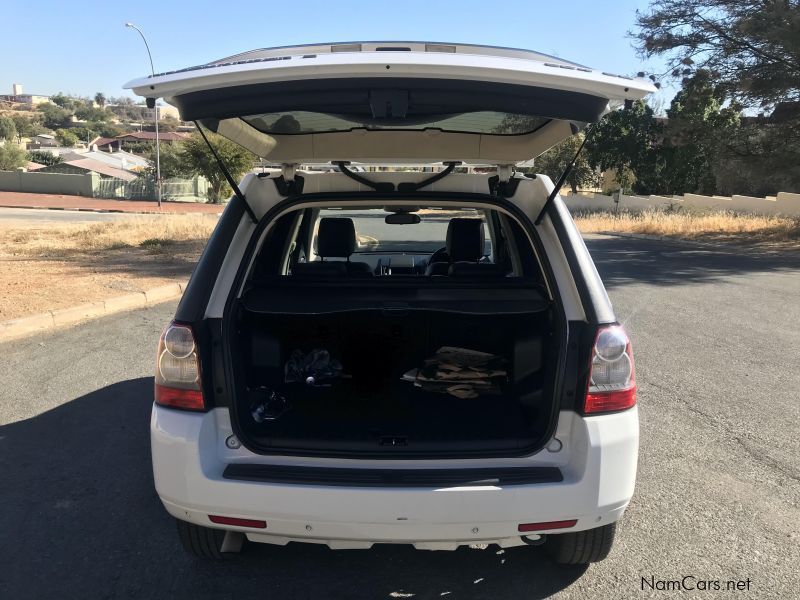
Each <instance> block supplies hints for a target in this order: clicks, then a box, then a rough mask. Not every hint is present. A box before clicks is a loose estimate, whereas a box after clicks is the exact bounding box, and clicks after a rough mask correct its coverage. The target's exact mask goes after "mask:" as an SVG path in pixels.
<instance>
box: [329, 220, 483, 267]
mask: <svg viewBox="0 0 800 600" xmlns="http://www.w3.org/2000/svg"><path fill="white" fill-rule="evenodd" d="M388 214H390V213H388V212H387V211H385V210H383V209H330V208H326V209H322V210H320V212H319V218H318V220H317V223H319V219H322V218H325V217H334V218H347V219H352V220H353V225H354V227H355V230H356V240H357V247H356V251H355V252H354V254H382V253H387V252H403V253H412V254H413V253H418V254H429V253H433V252H436V251H437V250H439V249H440V248H443V247H444V245H445V242H446V240H447V226H448V224H449V223H450V220H451V219H453V218H474V219H480V220H481V221H482V223H483V232H484V240H485V241H484V256H486V257H487V258H490V257H491V255H492V240H491V238H490V236H489V231H488V230H487V227H486V219H485V215H484V213H483V211H477V210H463V211H456V210H444V209H422V210H419V211H417V212H416V213H415V214H417V215H419V218H420V222H419V223H413V224H404V225H394V224H388V223H386V221H385V220H386V216H387V215H388ZM314 247H316V227H315V236H314Z"/></svg>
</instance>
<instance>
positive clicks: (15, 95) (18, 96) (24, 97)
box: [0, 83, 50, 106]
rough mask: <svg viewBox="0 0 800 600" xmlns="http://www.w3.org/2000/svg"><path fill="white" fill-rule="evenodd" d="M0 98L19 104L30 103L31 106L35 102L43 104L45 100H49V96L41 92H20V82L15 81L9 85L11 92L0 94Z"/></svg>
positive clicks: (34, 104)
mask: <svg viewBox="0 0 800 600" xmlns="http://www.w3.org/2000/svg"><path fill="white" fill-rule="evenodd" d="M0 100H4V101H6V102H17V103H19V104H30V105H31V106H36V105H37V104H44V103H45V102H50V96H44V95H41V94H23V93H22V84H21V83H15V84H14V85H12V86H11V93H10V94H6V95H0Z"/></svg>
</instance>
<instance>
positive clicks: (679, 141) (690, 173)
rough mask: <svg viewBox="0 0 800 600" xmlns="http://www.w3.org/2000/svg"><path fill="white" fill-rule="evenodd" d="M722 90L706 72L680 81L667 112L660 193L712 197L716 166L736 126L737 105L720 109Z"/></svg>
mask: <svg viewBox="0 0 800 600" xmlns="http://www.w3.org/2000/svg"><path fill="white" fill-rule="evenodd" d="M724 102H725V96H724V93H723V92H722V90H721V87H720V86H719V85H717V84H715V83H714V82H713V80H712V78H711V74H710V73H708V72H707V71H702V70H701V71H697V72H696V73H695V74H694V75H692V76H691V77H688V78H686V79H685V80H684V82H683V88H682V89H681V90H680V91H679V92H678V93H677V94H676V95H675V97H674V98H673V99H672V102H671V103H670V107H669V109H667V117H668V118H669V121H668V122H667V125H666V128H665V130H664V141H663V144H662V147H661V148H660V153H661V155H662V159H663V162H664V169H663V172H662V181H661V182H660V184H659V186H660V188H661V192H662V193H685V192H695V193H701V194H715V193H716V192H717V180H716V177H715V173H714V170H715V167H716V165H718V164H719V163H720V160H721V159H723V160H724V155H725V154H726V153H725V147H726V144H727V143H728V141H729V139H730V138H731V136H732V135H734V132H735V130H736V127H737V126H738V125H739V111H740V108H739V106H738V105H736V104H733V105H731V106H727V107H724V108H723V103H724Z"/></svg>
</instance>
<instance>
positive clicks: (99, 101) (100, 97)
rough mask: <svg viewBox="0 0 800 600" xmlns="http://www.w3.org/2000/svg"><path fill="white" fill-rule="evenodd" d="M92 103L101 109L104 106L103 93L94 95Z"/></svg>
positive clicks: (104, 98)
mask: <svg viewBox="0 0 800 600" xmlns="http://www.w3.org/2000/svg"><path fill="white" fill-rule="evenodd" d="M94 101H95V103H97V104H98V105H99V106H101V107H102V106H105V105H106V95H105V94H104V93H103V92H97V93H96V94H95V95H94Z"/></svg>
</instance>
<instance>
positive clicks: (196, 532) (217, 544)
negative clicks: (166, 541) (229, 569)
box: [176, 519, 226, 560]
mask: <svg viewBox="0 0 800 600" xmlns="http://www.w3.org/2000/svg"><path fill="white" fill-rule="evenodd" d="M176 523H177V525H178V538H179V539H180V540H181V545H182V546H183V549H184V550H186V552H188V553H189V554H191V555H192V556H196V557H198V558H210V559H213V560H222V559H223V558H225V557H226V554H224V553H223V552H222V540H224V539H225V532H224V531H223V530H222V529H211V528H210V527H202V526H201V525H195V524H194V523H188V522H186V521H181V520H180V519H176Z"/></svg>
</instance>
